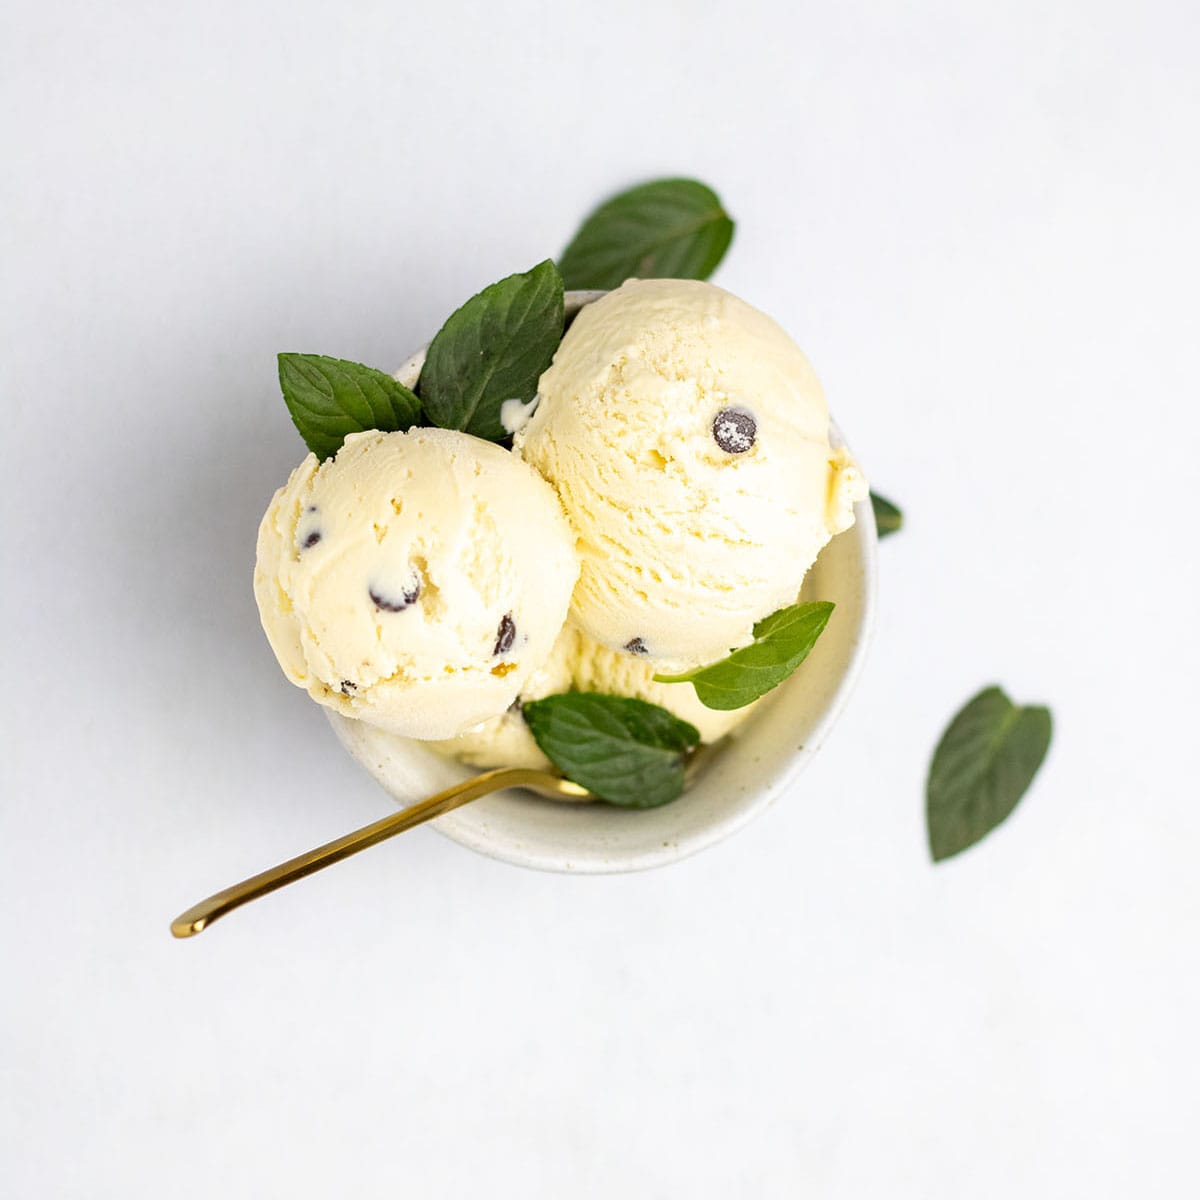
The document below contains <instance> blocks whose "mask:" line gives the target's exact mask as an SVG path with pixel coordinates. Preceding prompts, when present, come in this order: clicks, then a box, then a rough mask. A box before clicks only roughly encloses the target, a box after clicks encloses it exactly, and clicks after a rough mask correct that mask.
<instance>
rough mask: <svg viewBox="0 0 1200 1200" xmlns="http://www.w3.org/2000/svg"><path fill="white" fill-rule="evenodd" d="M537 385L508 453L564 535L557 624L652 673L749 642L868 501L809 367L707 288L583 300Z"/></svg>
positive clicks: (666, 285)
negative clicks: (566, 555) (562, 520)
mask: <svg viewBox="0 0 1200 1200" xmlns="http://www.w3.org/2000/svg"><path fill="white" fill-rule="evenodd" d="M538 392H539V395H540V397H541V401H540V403H539V405H538V407H537V409H536V410H535V411H534V413H533V416H532V417H531V419H530V420H529V421H528V422H527V423H526V424H525V426H524V427H523V428H522V429H521V430H520V431H519V432H518V433H517V435H516V437H515V439H514V448H515V451H516V453H518V454H519V455H520V456H521V457H522V458H524V459H525V461H526V462H528V463H531V464H532V465H533V466H534V467H536V468H537V469H538V471H540V472H541V474H542V475H543V476H544V477H545V478H546V479H548V480H549V481H550V483H551V484H553V485H554V487H555V489H556V490H557V492H558V494H559V496H560V497H561V499H562V502H563V505H564V507H565V508H566V512H567V516H568V518H569V519H570V521H571V523H572V525H573V526H574V528H575V531H576V533H577V534H578V535H579V556H580V561H581V571H580V576H579V582H578V584H577V585H576V587H575V594H574V597H573V599H572V603H571V618H572V620H573V621H574V622H575V623H576V624H577V625H578V626H579V628H580V629H582V630H583V632H584V633H586V634H587V635H588V636H589V637H590V638H592V639H593V640H595V641H597V642H599V643H600V644H601V645H604V646H607V647H608V648H609V649H611V650H621V649H632V650H634V651H636V652H638V653H641V654H644V655H646V656H647V657H648V658H650V659H652V660H653V661H655V662H656V663H658V664H660V665H661V666H662V667H663V668H664V669H667V670H670V669H686V668H690V667H694V666H699V665H702V664H705V663H709V662H713V661H715V660H717V659H719V658H722V657H723V656H724V655H726V654H728V653H729V651H730V650H731V649H735V648H737V647H739V646H743V645H745V644H747V643H748V642H750V641H751V640H752V637H753V632H752V631H753V627H754V624H755V622H756V621H758V620H760V619H761V618H762V617H764V616H766V615H767V614H769V613H771V612H774V611H775V610H777V609H779V608H782V607H784V606H785V605H788V604H792V603H794V602H795V600H796V597H797V595H798V594H799V591H800V585H801V583H802V581H803V579H804V576H805V574H806V573H807V571H808V569H809V567H811V566H812V564H813V562H814V560H815V559H816V557H817V554H818V553H819V552H820V550H821V548H822V547H823V546H824V545H825V544H826V543H827V542H828V541H829V540H830V538H831V537H833V536H834V535H835V534H837V533H840V532H841V531H842V530H844V529H847V528H849V526H850V525H852V524H853V522H854V508H853V506H854V504H855V503H856V502H857V501H859V500H862V499H865V498H866V495H867V484H866V480H865V479H864V477H863V474H862V472H861V471H860V470H859V468H858V466H857V464H856V463H855V462H854V461H853V459H851V458H850V456H849V454H847V453H846V452H845V451H844V450H840V449H834V448H833V446H832V445H831V444H830V441H829V410H828V408H827V406H826V403H825V396H824V393H823V392H822V390H821V385H820V383H819V382H818V380H817V377H816V374H815V373H814V371H813V369H812V367H811V366H810V365H809V363H808V360H807V359H806V358H805V357H804V355H803V354H802V353H801V351H800V350H799V348H798V347H797V346H796V344H795V343H794V342H793V341H792V340H791V338H790V337H788V335H787V334H786V333H785V332H784V331H783V330H782V329H781V328H780V327H779V326H778V325H777V324H776V323H775V322H774V321H772V320H771V319H770V318H769V317H767V316H765V315H764V314H763V313H761V312H759V311H758V310H757V309H754V308H752V307H750V305H748V304H746V303H745V302H743V301H741V300H739V299H738V298H737V297H736V296H733V295H731V294H730V293H728V292H726V291H723V290H722V289H720V288H718V287H715V286H713V285H712V284H708V283H700V282H697V281H692V280H667V279H648V280H631V281H630V282H627V283H625V284H624V285H623V286H622V287H620V288H618V289H617V290H615V291H613V292H610V293H608V294H607V295H606V296H603V297H601V298H600V299H599V300H597V301H595V302H594V303H592V304H589V305H587V306H586V307H585V308H584V309H583V310H582V311H581V312H580V313H579V315H578V316H577V317H576V318H575V321H574V323H573V324H572V325H571V328H570V329H569V330H568V332H567V334H566V336H565V337H564V338H563V341H562V344H561V345H560V347H559V350H558V353H557V354H556V355H555V357H554V361H553V362H552V364H551V365H550V367H549V369H548V370H547V371H546V372H545V373H544V374H543V375H542V378H541V380H540V383H539V387H538Z"/></svg>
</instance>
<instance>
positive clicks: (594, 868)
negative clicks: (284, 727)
mask: <svg viewBox="0 0 1200 1200" xmlns="http://www.w3.org/2000/svg"><path fill="white" fill-rule="evenodd" d="M605 294H606V293H605V292H604V291H582V292H581V291H568V292H566V293H565V295H564V301H565V306H566V310H567V312H568V314H571V313H573V312H578V311H579V309H580V308H582V307H583V306H584V305H585V304H588V303H591V302H592V301H593V300H596V299H598V298H599V297H600V296H603V295H605ZM428 349H429V344H428V343H426V345H424V346H422V347H421V348H420V349H418V350H416V351H414V352H413V353H412V354H410V355H409V356H408V358H406V359H405V361H404V362H403V363H402V364H401V366H400V367H399V368H398V369H397V370H396V372H395V378H396V379H398V380H399V381H400V382H402V383H405V384H406V385H407V386H410V387H411V386H413V385H414V384H415V383H416V380H417V377H418V376H419V374H420V370H421V367H422V365H423V363H424V360H425V354H426V352H427V350H428ZM829 428H830V440H831V441H832V442H833V444H834V446H835V448H836V447H839V446H845V445H846V444H847V443H846V439H845V438H844V436H843V435H842V432H841V429H840V428H839V426H838V425H837V423H836V422H835V421H834V420H833V418H832V417H831V418H830V422H829ZM854 515H855V521H854V525H853V526H851V528H850V529H848V530H846V531H845V532H844V533H841V534H839V535H837V537H838V540H839V541H840V540H841V539H842V538H847V539H850V541H851V543H852V544H853V547H854V559H855V561H856V563H857V565H858V566H859V567H860V568H861V573H862V574H861V604H860V610H859V619H858V626H857V629H856V630H855V631H854V633H853V635H852V636H851V638H850V641H849V647H850V649H849V657H848V658H847V660H846V662H845V664H844V667H843V669H842V672H841V675H840V678H838V679H837V682H836V684H835V685H834V687H833V690H832V692H831V694H830V695H829V697H828V699H827V701H826V703H825V706H824V708H823V709H822V711H821V712H820V715H819V716H818V717H817V719H816V721H815V722H814V723H813V725H812V726H811V727H810V729H809V732H808V734H807V737H806V739H805V742H804V744H803V745H802V746H800V747H798V748H797V749H795V750H793V751H792V752H791V753H790V754H788V755H786V756H785V757H784V758H782V759H781V760H779V761H778V762H777V763H776V764H775V765H774V767H773V769H770V770H768V771H766V772H764V774H763V777H762V779H761V781H760V782H757V783H756V784H755V786H754V789H753V792H754V795H753V799H752V800H750V801H749V802H744V803H741V804H738V805H734V806H731V807H730V808H729V809H728V810H726V811H724V812H721V813H719V815H717V817H716V818H715V819H713V820H710V821H708V822H706V823H704V824H702V825H700V826H698V827H697V828H695V829H693V830H691V831H690V832H687V833H684V834H681V835H679V836H678V837H676V838H674V839H672V840H670V841H668V842H664V843H657V842H656V843H655V844H650V845H647V846H645V847H644V848H642V849H640V850H636V851H626V852H624V853H622V854H621V855H620V856H619V857H618V858H616V859H614V858H610V857H606V856H599V855H595V854H583V855H581V857H579V858H574V859H572V858H564V857H563V856H562V854H561V853H559V852H557V851H554V850H547V849H545V848H539V847H537V846H536V845H531V844H530V843H529V842H528V841H521V840H512V839H510V840H508V841H505V840H503V839H501V840H497V838H496V835H495V833H494V831H492V830H491V829H490V828H489V823H488V822H487V821H482V820H478V819H474V820H473V819H471V816H472V814H471V813H470V811H469V810H471V809H477V808H478V806H481V805H483V804H485V803H486V801H476V802H475V804H472V805H469V806H467V808H464V809H458V810H456V811H454V812H451V813H447V814H446V815H445V816H443V817H440V818H438V819H437V820H435V821H432V822H430V824H431V826H432V827H433V828H434V829H436V830H437V831H438V832H439V833H440V834H442V835H443V836H444V837H447V838H449V839H450V840H451V841H454V842H457V843H458V844H459V845H461V846H465V847H467V848H468V849H470V850H474V851H476V852H477V853H479V854H483V855H485V856H486V857H488V858H492V859H495V860H497V861H499V862H505V863H509V864H511V865H513V866H520V867H527V868H530V869H533V870H540V871H549V872H556V873H567V874H589V875H597V874H620V873H626V872H632V871H640V870H649V869H651V868H654V867H660V866H666V865H668V864H669V863H672V862H678V861H680V860H681V859H684V858H687V857H690V856H691V855H692V854H697V853H699V852H700V851H701V850H705V849H707V848H708V847H710V846H713V845H715V844H716V843H717V842H720V841H722V840H724V839H725V838H727V837H730V836H731V835H732V834H734V833H736V832H737V831H738V830H739V829H742V828H743V827H744V826H745V825H747V824H748V823H749V822H750V821H751V820H753V819H754V818H755V817H756V816H758V815H759V814H761V813H762V812H764V811H765V810H766V809H768V808H769V807H770V806H771V805H772V804H774V802H775V801H776V800H777V799H778V798H779V797H780V796H782V795H783V794H784V793H785V792H786V791H787V790H788V789H789V788H790V786H791V785H792V783H793V782H794V781H795V779H796V778H797V777H798V776H799V775H800V773H801V772H802V771H803V770H804V768H805V767H807V766H808V764H809V762H811V761H812V759H813V757H814V756H815V755H816V754H817V753H818V752H819V751H820V749H821V747H822V745H823V744H824V741H825V739H826V737H827V736H828V734H829V731H830V730H831V729H832V728H833V726H834V725H835V724H836V723H837V721H838V719H839V717H840V716H841V715H842V713H843V712H844V710H845V708H846V705H847V703H848V701H849V699H850V696H851V694H852V693H853V690H854V688H855V686H856V685H857V683H858V680H859V679H860V677H861V675H862V671H863V667H864V665H865V661H866V657H867V653H868V651H869V649H870V646H871V644H872V642H873V640H874V633H875V624H876V615H877V608H878V557H877V549H878V532H877V529H876V525H875V514H874V511H873V509H872V507H871V504H870V500H869V498H868V499H866V500H862V501H860V502H859V503H857V504H856V505H855V514H854ZM822 553H824V551H822ZM783 686H786V681H785V684H784V685H783ZM325 711H326V716H327V717H328V718H329V722H330V724H331V725H332V726H333V730H334V732H335V734H336V735H337V738H338V740H339V741H340V742H341V743H342V746H343V747H344V748H345V749H346V751H347V752H348V753H349V754H350V755H351V757H352V758H354V759H355V760H356V761H357V762H358V763H359V764H360V765H361V766H363V767H364V768H365V769H366V770H367V771H368V773H370V774H371V775H372V776H373V777H374V778H375V780H376V782H378V783H379V784H380V786H381V787H383V789H384V790H385V791H386V792H388V795H389V797H391V798H392V800H393V801H394V802H396V803H402V801H401V800H400V798H399V797H397V796H396V794H395V793H394V792H393V790H392V788H391V787H390V786H389V783H388V772H387V770H386V767H385V764H384V763H383V762H381V761H379V760H380V755H379V754H378V753H374V752H372V751H371V750H370V749H369V748H368V746H367V742H368V741H369V740H370V738H371V737H372V736H376V735H375V734H373V732H372V731H370V730H369V729H364V728H363V726H362V724H361V722H358V721H355V720H352V719H350V718H347V717H344V716H342V715H341V714H340V713H337V712H335V711H333V710H329V709H327V710H325ZM755 719H756V715H752V716H750V717H749V718H748V720H747V727H748V726H749V725H750V724H751V723H753V722H754V721H755ZM734 740H735V741H736V739H734ZM426 753H432V752H430V751H426ZM725 753H736V749H735V746H733V745H731V746H729V747H727V749H726V751H725ZM458 765H459V766H461V767H462V769H463V771H464V777H465V776H466V774H470V773H474V772H475V770H476V769H475V768H471V767H466V766H465V764H458ZM506 794H511V793H503V792H501V793H494V794H493V795H494V796H497V797H498V796H503V795H506ZM531 799H532V798H531ZM536 802H537V803H539V804H554V803H555V802H554V801H550V800H540V799H539V800H537V801H536ZM571 807H574V806H571ZM585 807H589V808H590V807H591V806H590V805H589V806H585Z"/></svg>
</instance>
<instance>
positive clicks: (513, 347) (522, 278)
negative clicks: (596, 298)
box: [417, 259, 563, 442]
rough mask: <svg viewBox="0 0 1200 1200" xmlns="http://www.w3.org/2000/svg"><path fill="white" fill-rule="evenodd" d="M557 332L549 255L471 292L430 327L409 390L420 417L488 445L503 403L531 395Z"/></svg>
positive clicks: (499, 428)
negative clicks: (425, 350)
mask: <svg viewBox="0 0 1200 1200" xmlns="http://www.w3.org/2000/svg"><path fill="white" fill-rule="evenodd" d="M562 335H563V282H562V277H561V276H560V275H559V273H558V268H557V267H556V266H555V265H554V263H552V262H551V261H550V260H549V259H546V261H545V262H541V263H538V265H537V266H536V267H534V268H533V270H532V271H526V272H525V274H523V275H509V276H508V277H507V278H506V279H501V280H500V282H499V283H493V284H492V285H491V287H486V288H484V289H483V291H482V292H480V293H479V294H478V295H476V296H472V297H471V299H470V300H468V301H467V302H466V304H464V305H463V306H462V307H461V308H460V309H459V310H458V311H457V312H455V313H454V314H453V315H452V316H451V317H450V319H449V320H448V321H447V322H446V323H445V325H443V326H442V327H441V329H440V330H438V334H437V336H436V337H435V338H434V339H433V341H432V342H431V343H430V346H429V353H428V354H427V355H426V356H425V365H424V367H422V368H421V377H420V379H419V380H418V381H417V392H418V394H419V395H420V397H421V404H422V406H423V407H424V410H425V416H426V417H427V418H428V419H429V421H430V422H431V423H432V424H434V425H440V426H441V427H442V428H443V429H464V430H466V432H467V433H473V434H475V436H476V437H481V438H486V439H487V440H488V441H490V442H501V441H503V440H504V439H505V438H506V437H508V433H507V432H506V431H505V429H504V426H503V425H501V424H500V406H501V405H502V404H503V403H504V401H505V400H532V399H533V397H534V395H535V394H536V393H537V382H538V378H539V376H540V375H541V373H542V372H543V371H544V370H545V369H546V368H547V367H548V366H549V365H550V360H551V359H552V358H553V357H554V351H555V350H557V349H558V343H559V342H560V341H562Z"/></svg>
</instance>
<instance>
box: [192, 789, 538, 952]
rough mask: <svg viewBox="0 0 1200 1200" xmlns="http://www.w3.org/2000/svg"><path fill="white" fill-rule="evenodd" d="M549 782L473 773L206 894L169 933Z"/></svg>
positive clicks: (205, 923) (199, 926) (196, 927)
mask: <svg viewBox="0 0 1200 1200" xmlns="http://www.w3.org/2000/svg"><path fill="white" fill-rule="evenodd" d="M547 782H553V780H550V779H549V778H548V776H547V775H546V773H545V772H544V771H535V770H531V769H527V768H525V767H501V768H499V769H497V770H495V771H484V772H483V773H482V774H480V775H473V776H472V777H471V778H470V779H466V780H463V782H462V783H458V784H455V785H454V787H451V788H447V789H446V790H445V791H444V792H438V793H437V795H435V796H430V797H429V799H428V800H422V801H421V802H420V803H419V804H414V805H412V806H411V807H409V808H405V809H401V810H400V812H397V813H392V814H391V816H387V817H383V818H382V819H381V820H378V821H373V822H372V823H371V824H370V825H364V826H363V828H362V829H356V830H355V831H354V832H353V833H348V834H346V835H345V836H344V837H340V838H337V839H336V840H335V841H332V842H326V843H325V845H323V846H318V847H317V848H316V849H315V850H310V851H309V852H308V853H307V854H301V855H299V856H298V857H297V858H289V859H288V861H287V862H285V863H280V864H279V866H277V867H272V868H271V869H270V870H268V871H263V872H261V873H260V874H258V875H252V876H251V877H250V878H249V879H243V880H242V882H241V883H235V884H234V885H233V886H232V887H227V888H225V890H224V891H220V892H217V893H216V894H215V895H212V896H209V897H208V899H207V900H201V901H200V903H199V904H196V905H193V906H192V907H191V908H189V909H188V910H187V912H185V913H181V914H180V915H179V916H178V917H176V918H175V920H174V921H172V922H171V932H172V933H173V934H174V935H175V936H176V937H177V938H187V937H192V936H193V935H194V934H197V933H201V932H202V931H203V930H205V929H207V928H208V927H209V926H210V925H211V924H212V923H213V922H214V921H215V920H217V919H218V918H220V917H223V916H224V915H225V914H226V913H228V912H232V911H233V910H234V909H235V908H240V907H241V906H242V905H243V904H248V903H249V902H250V901H251V900H257V899H258V898H259V897H260V896H265V895H266V894H267V893H268V892H273V891H275V890H276V888H281V887H286V886H287V885H288V884H289V883H294V882H295V881H296V880H297V879H303V878H304V876H305V875H311V874H312V873H313V872H314V871H320V870H322V869H323V868H324V867H328V866H330V865H331V864H332V863H335V862H340V861H341V860H342V859H343V858H349V857H350V855H352V854H357V853H358V852H359V851H360V850H366V849H367V847H368V846H375V845H378V844H379V843H380V842H383V841H386V840H387V839H388V838H390V837H395V836H396V834H398V833H403V832H404V831H405V830H406V829H412V828H413V826H415V825H421V824H423V823H424V822H425V821H431V820H432V819H433V818H434V817H440V816H441V815H442V814H443V813H448V812H450V811H451V810H452V809H455V808H458V807H460V806H461V805H463V804H469V803H470V802H471V801H472V800H478V799H479V797H480V796H486V795H487V794H488V793H489V792H498V791H500V790H501V789H502V788H509V787H521V786H523V785H525V784H530V783H537V784H545V783H547Z"/></svg>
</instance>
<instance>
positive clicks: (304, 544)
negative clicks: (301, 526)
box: [300, 529, 321, 550]
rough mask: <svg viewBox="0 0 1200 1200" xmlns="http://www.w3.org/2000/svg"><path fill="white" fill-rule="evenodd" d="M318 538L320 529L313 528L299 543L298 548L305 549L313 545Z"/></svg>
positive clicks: (319, 537) (319, 538)
mask: <svg viewBox="0 0 1200 1200" xmlns="http://www.w3.org/2000/svg"><path fill="white" fill-rule="evenodd" d="M320 540H321V531H320V530H319V529H314V530H313V531H312V533H310V534H309V535H308V537H306V538H305V539H304V541H302V542H301V543H300V549H301V550H307V549H308V548H309V547H310V546H315V545H316V544H317V543H318V542H319V541H320Z"/></svg>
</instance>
